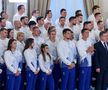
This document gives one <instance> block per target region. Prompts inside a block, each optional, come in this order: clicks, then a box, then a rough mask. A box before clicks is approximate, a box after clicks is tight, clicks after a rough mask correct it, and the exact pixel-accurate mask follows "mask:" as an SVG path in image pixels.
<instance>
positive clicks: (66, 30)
mask: <svg viewBox="0 0 108 90" xmlns="http://www.w3.org/2000/svg"><path fill="white" fill-rule="evenodd" d="M68 31H70V32H71V29H69V28H65V29H63V32H62V34H63V35H64V34H66V33H67V32H68Z"/></svg>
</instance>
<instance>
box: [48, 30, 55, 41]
mask: <svg viewBox="0 0 108 90" xmlns="http://www.w3.org/2000/svg"><path fill="white" fill-rule="evenodd" d="M49 38H50V39H51V40H55V39H56V31H52V32H51V33H50V35H49Z"/></svg>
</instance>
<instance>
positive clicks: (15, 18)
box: [13, 12, 26, 22]
mask: <svg viewBox="0 0 108 90" xmlns="http://www.w3.org/2000/svg"><path fill="white" fill-rule="evenodd" d="M23 16H26V15H25V14H22V15H20V14H19V13H18V12H17V13H16V14H15V15H14V16H13V22H14V21H16V20H18V21H20V18H21V17H23Z"/></svg>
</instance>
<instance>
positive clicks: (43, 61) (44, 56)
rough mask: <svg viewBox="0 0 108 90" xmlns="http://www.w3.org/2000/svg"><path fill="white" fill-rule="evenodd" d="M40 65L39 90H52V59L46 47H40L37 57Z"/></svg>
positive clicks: (43, 45)
mask: <svg viewBox="0 0 108 90" xmlns="http://www.w3.org/2000/svg"><path fill="white" fill-rule="evenodd" d="M39 65H40V69H41V72H40V78H39V79H40V87H39V90H46V88H47V90H54V79H53V76H52V66H53V59H52V57H51V55H50V54H49V53H48V45H47V44H42V45H41V54H40V55H39Z"/></svg>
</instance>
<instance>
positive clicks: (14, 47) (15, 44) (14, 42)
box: [11, 41, 17, 49]
mask: <svg viewBox="0 0 108 90" xmlns="http://www.w3.org/2000/svg"><path fill="white" fill-rule="evenodd" d="M16 46H17V42H16V41H13V42H12V44H11V49H12V48H13V49H16Z"/></svg>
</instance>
